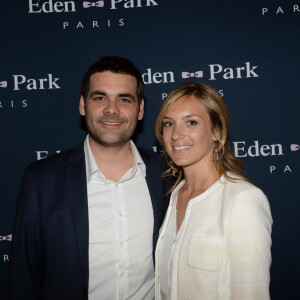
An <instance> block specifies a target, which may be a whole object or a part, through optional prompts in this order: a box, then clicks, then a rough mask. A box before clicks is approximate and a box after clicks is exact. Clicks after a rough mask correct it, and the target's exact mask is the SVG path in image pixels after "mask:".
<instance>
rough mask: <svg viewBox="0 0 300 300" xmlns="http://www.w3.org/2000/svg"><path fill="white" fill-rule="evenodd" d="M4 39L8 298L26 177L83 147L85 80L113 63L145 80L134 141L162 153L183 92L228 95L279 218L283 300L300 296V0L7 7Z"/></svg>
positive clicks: (1, 155)
mask: <svg viewBox="0 0 300 300" xmlns="http://www.w3.org/2000/svg"><path fill="white" fill-rule="evenodd" d="M0 39H1V46H0V142H1V147H0V164H1V175H0V176H1V177H0V178H1V179H0V193H1V197H0V295H1V296H0V298H1V299H6V295H7V291H6V286H7V266H8V261H9V248H10V244H11V240H12V239H13V236H12V227H13V219H14V213H15V206H16V200H17V195H18V189H19V185H20V181H21V178H22V175H23V171H24V168H25V166H26V165H27V164H30V163H31V162H34V161H36V160H39V159H43V158H45V157H47V156H49V155H53V154H55V153H57V152H60V151H63V150H66V149H69V148H72V147H73V146H75V145H77V144H79V143H80V142H81V141H82V140H83V139H84V137H85V132H84V131H83V129H82V128H81V119H80V116H79V113H78V104H79V98H80V93H79V87H80V82H81V78H82V76H83V74H84V72H85V71H86V69H87V67H88V66H89V65H90V64H92V63H93V62H94V61H95V60H97V59H98V58H100V57H101V56H105V55H118V56H123V57H126V58H129V59H130V60H132V61H133V62H134V63H135V64H136V65H137V67H138V68H139V69H140V71H141V73H142V74H143V79H144V82H145V84H146V89H147V91H146V95H147V96H146V115H145V118H144V120H143V122H142V124H140V126H139V128H138V131H137V134H136V136H135V142H136V143H137V144H138V145H140V146H144V147H146V148H149V149H153V151H155V150H156V149H157V148H156V147H157V142H156V140H155V135H154V124H155V119H156V116H157V114H158V111H159V108H160V106H161V103H162V101H163V100H164V99H165V98H166V96H167V94H168V93H169V92H170V91H171V90H172V89H173V88H174V87H176V86H177V85H179V84H180V83H183V82H186V81H197V82H204V83H207V84H209V85H212V86H213V87H215V88H216V89H217V90H218V91H219V93H220V94H221V95H222V96H223V98H224V99H225V101H226V103H227V105H228V107H229V112H230V117H231V125H230V144H231V146H232V148H233V149H234V153H235V155H236V156H237V157H239V158H240V159H241V160H242V161H243V162H244V164H245V171H246V174H247V175H248V176H249V178H250V179H251V180H253V182H254V183H255V184H256V185H257V186H259V187H260V188H261V189H262V190H263V191H264V192H265V194H266V195H267V196H268V199H269V201H270V205H271V209H272V215H273V219H274V226H273V233H272V238H273V245H272V256H273V263H272V269H271V296H272V299H278V300H282V299H300V290H299V277H300V271H299V270H300V241H299V234H300V222H299V215H300V196H299V195H300V180H299V178H300V163H299V160H300V159H299V158H300V146H299V145H300V134H299V117H300V115H299V112H300V104H299V101H300V96H299V92H300V80H299V76H300V2H299V1H289V0H279V1H267V0H258V1H255V0H244V1H240V0H103V1H79V0H78V1H77V0H76V1H56V0H22V1H21V0H15V1H3V2H2V3H1V9H0ZM16 288H17V287H16Z"/></svg>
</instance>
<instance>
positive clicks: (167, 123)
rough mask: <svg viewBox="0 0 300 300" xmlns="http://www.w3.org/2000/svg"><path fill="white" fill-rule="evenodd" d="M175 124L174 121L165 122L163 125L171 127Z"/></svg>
mask: <svg viewBox="0 0 300 300" xmlns="http://www.w3.org/2000/svg"><path fill="white" fill-rule="evenodd" d="M172 125H173V123H172V122H164V123H163V127H171V126H172Z"/></svg>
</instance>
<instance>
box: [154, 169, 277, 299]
mask: <svg viewBox="0 0 300 300" xmlns="http://www.w3.org/2000/svg"><path fill="white" fill-rule="evenodd" d="M231 176H233V175H232V174H231ZM183 184H184V181H182V182H181V183H180V184H179V185H178V186H177V187H176V189H175V190H174V191H173V193H172V195H171V199H170V205H169V208H168V211H167V214H166V217H165V220H164V223H163V225H162V227H161V231H160V236H159V239H158V244H157V248H156V297H155V299H161V300H176V299H180V300H181V299H193V300H197V299H201V300H202V299H205V300H208V299H220V300H223V299H226V300H234V299H236V300H246V299H251V300H260V299H270V296H269V284H270V265H271V252H270V248H271V236H270V235H271V226H272V217H271V212H270V207H269V203H268V200H267V198H266V196H265V195H264V194H263V192H262V191H261V190H260V189H258V188H257V187H255V186H254V185H252V184H251V183H248V182H245V181H238V182H231V181H229V180H227V179H226V178H225V177H224V176H222V177H221V178H220V180H218V181H217V182H216V183H214V184H213V185H212V186H210V187H209V188H208V189H207V190H206V191H205V192H204V193H202V194H201V195H198V196H197V197H195V198H194V199H191V200H190V201H189V203H188V206H187V209H186V213H185V218H184V220H183V222H182V224H181V227H180V230H179V231H178V233H177V227H176V204H177V195H178V191H179V189H180V188H181V187H182V185H183Z"/></svg>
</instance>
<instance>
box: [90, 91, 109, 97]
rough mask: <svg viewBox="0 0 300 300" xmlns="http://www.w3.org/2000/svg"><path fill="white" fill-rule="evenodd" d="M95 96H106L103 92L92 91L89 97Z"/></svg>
mask: <svg viewBox="0 0 300 300" xmlns="http://www.w3.org/2000/svg"><path fill="white" fill-rule="evenodd" d="M95 95H102V96H107V94H106V93H105V92H102V91H93V92H91V93H90V95H89V97H92V96H95Z"/></svg>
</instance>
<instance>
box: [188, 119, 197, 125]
mask: <svg viewBox="0 0 300 300" xmlns="http://www.w3.org/2000/svg"><path fill="white" fill-rule="evenodd" d="M197 124H198V122H197V121H193V120H190V121H188V122H187V125H197Z"/></svg>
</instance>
